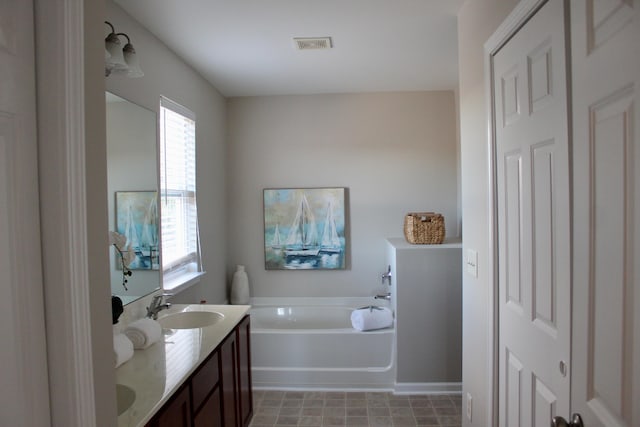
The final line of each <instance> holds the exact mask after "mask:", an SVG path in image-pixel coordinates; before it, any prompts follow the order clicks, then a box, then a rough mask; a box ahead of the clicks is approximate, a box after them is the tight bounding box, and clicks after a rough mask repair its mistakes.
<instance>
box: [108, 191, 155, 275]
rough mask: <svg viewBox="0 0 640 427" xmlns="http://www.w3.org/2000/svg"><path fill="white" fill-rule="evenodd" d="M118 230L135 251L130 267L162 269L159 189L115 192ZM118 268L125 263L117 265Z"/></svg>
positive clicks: (131, 268) (136, 268) (128, 245)
mask: <svg viewBox="0 0 640 427" xmlns="http://www.w3.org/2000/svg"><path fill="white" fill-rule="evenodd" d="M115 198H116V202H115V208H116V231H117V232H118V233H120V234H122V235H123V236H125V237H126V238H127V242H126V244H125V248H129V247H130V248H131V249H130V250H133V251H134V252H135V254H136V257H135V259H134V260H133V261H132V262H131V263H130V264H129V269H130V270H159V269H160V250H159V241H160V240H159V236H158V192H157V191H116V192H115ZM117 268H118V269H121V268H122V265H120V264H118V266H117Z"/></svg>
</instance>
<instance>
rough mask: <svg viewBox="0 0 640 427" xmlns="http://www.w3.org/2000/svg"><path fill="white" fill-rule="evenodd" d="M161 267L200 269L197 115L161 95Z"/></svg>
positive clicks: (170, 270)
mask: <svg viewBox="0 0 640 427" xmlns="http://www.w3.org/2000/svg"><path fill="white" fill-rule="evenodd" d="M160 194H161V197H162V199H161V205H160V209H161V218H162V221H161V230H162V233H161V234H162V269H163V271H164V272H165V273H171V272H174V271H178V270H180V269H183V268H186V267H189V270H191V271H194V269H195V271H202V269H201V262H200V250H199V236H198V208H197V203H196V117H195V114H194V113H193V112H191V111H189V110H188V109H186V108H185V107H183V106H181V105H179V104H176V103H175V102H173V101H171V100H169V99H168V98H165V97H161V99H160Z"/></svg>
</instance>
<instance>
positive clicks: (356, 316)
mask: <svg viewBox="0 0 640 427" xmlns="http://www.w3.org/2000/svg"><path fill="white" fill-rule="evenodd" d="M351 324H352V325H353V328H354V329H357V330H359V331H371V330H373V329H382V328H388V327H389V326H391V325H393V312H392V311H391V309H389V308H387V307H375V306H370V307H363V308H359V309H357V310H353V312H352V313H351Z"/></svg>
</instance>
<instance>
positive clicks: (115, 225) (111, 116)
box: [105, 92, 161, 304]
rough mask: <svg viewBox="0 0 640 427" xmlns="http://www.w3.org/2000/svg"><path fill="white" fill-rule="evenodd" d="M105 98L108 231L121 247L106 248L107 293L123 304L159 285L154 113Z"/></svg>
mask: <svg viewBox="0 0 640 427" xmlns="http://www.w3.org/2000/svg"><path fill="white" fill-rule="evenodd" d="M105 99H106V123H107V180H108V184H107V190H108V198H109V232H113V231H115V232H117V233H118V235H117V238H119V239H120V241H121V244H119V245H118V246H120V249H121V250H122V251H120V250H118V249H116V248H115V247H114V246H113V245H110V247H109V258H110V259H109V265H110V274H111V294H112V295H117V296H118V297H120V298H121V299H122V302H123V303H124V304H128V303H130V302H133V301H135V300H137V299H138V298H141V297H143V296H145V295H148V294H149V293H151V292H154V291H155V290H157V289H159V288H160V286H161V284H160V283H161V281H160V270H159V266H160V262H159V260H160V239H159V232H160V230H159V227H158V225H159V216H158V196H157V195H158V179H159V178H158V154H157V147H158V142H157V118H156V113H155V112H153V111H151V110H148V109H146V108H143V107H141V106H139V105H137V104H134V103H132V102H130V101H127V100H126V99H123V98H121V97H119V96H116V95H114V94H112V93H109V92H107V93H106V96H105ZM114 236H115V235H114V234H112V233H110V241H112V242H113V237H114ZM121 254H122V255H123V256H121ZM123 259H124V260H125V265H124V269H123ZM129 272H130V275H129Z"/></svg>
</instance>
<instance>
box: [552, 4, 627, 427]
mask: <svg viewBox="0 0 640 427" xmlns="http://www.w3.org/2000/svg"><path fill="white" fill-rule="evenodd" d="M571 39H572V61H573V65H572V69H573V72H572V74H573V76H572V94H573V95H572V98H573V150H572V151H573V209H574V214H573V219H574V221H573V251H574V262H573V341H572V365H573V368H572V370H571V371H572V385H571V412H577V413H580V414H581V416H582V418H583V421H584V425H585V426H586V427H596V426H611V427H618V426H627V427H637V426H640V1H638V0H635V1H634V0H589V1H585V0H575V1H573V2H572V3H571ZM559 415H564V416H565V417H568V416H569V413H568V412H566V413H564V414H559Z"/></svg>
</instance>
